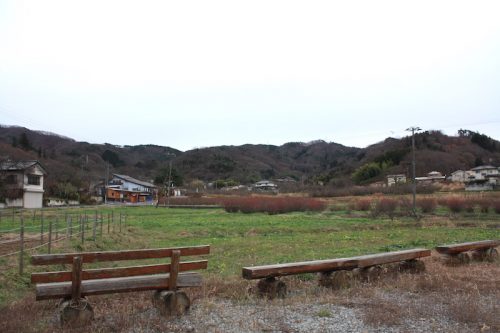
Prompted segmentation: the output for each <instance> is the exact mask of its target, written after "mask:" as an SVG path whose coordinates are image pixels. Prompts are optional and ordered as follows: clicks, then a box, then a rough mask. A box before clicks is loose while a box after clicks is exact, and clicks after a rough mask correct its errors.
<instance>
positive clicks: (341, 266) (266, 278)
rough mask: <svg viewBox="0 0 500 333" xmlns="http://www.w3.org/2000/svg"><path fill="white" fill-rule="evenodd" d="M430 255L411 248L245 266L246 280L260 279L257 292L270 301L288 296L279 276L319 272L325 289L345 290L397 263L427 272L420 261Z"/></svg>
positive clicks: (411, 269)
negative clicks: (358, 279) (357, 277)
mask: <svg viewBox="0 0 500 333" xmlns="http://www.w3.org/2000/svg"><path fill="white" fill-rule="evenodd" d="M430 255H431V251H430V250H426V249H411V250H403V251H394V252H385V253H377V254H370V255H365V256H357V257H351V258H337V259H328V260H314V261H304V262H294V263H286V264H276V265H264V266H253V267H243V269H242V276H243V278H244V279H247V280H253V279H259V282H258V284H257V290H256V291H257V293H258V294H259V295H263V296H266V297H269V298H275V297H280V298H283V297H285V295H286V293H287V287H286V284H285V283H284V282H283V281H281V280H278V279H276V278H277V277H280V276H286V275H295V274H304V273H320V279H319V283H320V284H321V285H323V286H330V287H333V288H343V287H347V286H349V285H350V284H351V283H352V281H353V279H354V277H355V276H360V277H366V278H367V279H368V280H370V279H374V278H375V277H376V276H377V277H378V275H379V273H380V271H381V269H380V265H384V264H390V263H398V265H399V266H398V267H399V270H409V271H410V272H421V271H423V270H425V265H424V263H423V262H421V261H419V260H417V259H419V258H422V257H428V256H430Z"/></svg>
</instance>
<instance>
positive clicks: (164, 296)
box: [153, 290, 191, 317]
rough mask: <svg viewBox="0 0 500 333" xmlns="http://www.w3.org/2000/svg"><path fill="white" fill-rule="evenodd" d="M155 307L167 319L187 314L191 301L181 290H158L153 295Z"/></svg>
mask: <svg viewBox="0 0 500 333" xmlns="http://www.w3.org/2000/svg"><path fill="white" fill-rule="evenodd" d="M153 305H154V306H155V307H156V308H157V309H158V311H160V313H161V314H162V315H164V316H166V317H170V316H180V315H183V314H185V313H186V312H187V311H188V310H189V307H190V306H191V301H190V300H189V297H188V296H187V295H186V293H185V292H184V291H181V290H176V291H174V290H157V291H156V292H155V293H154V295H153Z"/></svg>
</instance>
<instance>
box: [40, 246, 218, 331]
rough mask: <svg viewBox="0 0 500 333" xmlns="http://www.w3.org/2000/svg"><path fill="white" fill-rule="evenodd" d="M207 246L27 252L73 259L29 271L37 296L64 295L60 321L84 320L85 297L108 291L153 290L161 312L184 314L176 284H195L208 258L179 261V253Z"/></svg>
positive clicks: (185, 302) (89, 314)
mask: <svg viewBox="0 0 500 333" xmlns="http://www.w3.org/2000/svg"><path fill="white" fill-rule="evenodd" d="M209 252H210V246H208V245H203V246H193V247H175V248H160V249H141V250H127V251H106V252H80V253H63V254H42V255H34V256H32V257H31V263H32V264H33V265H59V264H71V265H72V269H71V270H68V271H52V272H41V273H32V274H31V282H32V283H35V284H36V287H35V290H36V300H45V299H53V298H62V299H63V300H64V301H63V302H61V311H60V314H61V316H60V320H61V324H69V325H71V326H82V325H85V324H87V323H88V322H89V321H91V320H92V319H93V310H92V306H91V305H90V303H89V302H88V301H87V300H86V299H85V298H83V297H85V296H89V295H101V294H111V293H124V292H132V291H144V290H156V293H155V294H154V296H153V304H154V305H155V306H156V307H157V308H158V309H159V310H160V311H161V312H162V313H163V314H165V315H178V314H182V313H184V312H185V311H187V309H188V308H189V306H190V300H189V298H188V297H187V295H186V294H185V293H184V292H182V291H178V288H184V287H197V286H200V285H201V283H202V279H201V275H200V274H199V273H196V272H191V271H193V270H198V269H206V268H207V265H208V261H207V260H196V261H185V262H181V261H180V257H181V256H184V257H185V256H198V255H204V254H209ZM155 258H170V262H169V263H168V262H167V263H162V264H155V265H141V266H128V267H113V268H96V269H85V270H84V269H83V267H82V266H83V264H87V263H95V262H109V261H124V260H141V259H155Z"/></svg>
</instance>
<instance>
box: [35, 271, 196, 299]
mask: <svg viewBox="0 0 500 333" xmlns="http://www.w3.org/2000/svg"><path fill="white" fill-rule="evenodd" d="M168 279H169V275H168V274H157V275H149V276H133V277H122V278H113V279H105V280H86V281H82V287H81V295H82V296H88V295H100V294H109V293H124V292H132V291H143V290H164V289H165V290H166V289H168ZM201 283H202V278H201V275H200V274H199V273H195V272H188V273H182V274H179V276H178V278H177V287H181V288H182V287H197V286H200V285H201ZM68 296H71V282H58V283H43V284H37V285H36V300H37V301H38V300H44V299H51V298H65V297H68Z"/></svg>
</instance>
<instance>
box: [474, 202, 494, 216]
mask: <svg viewBox="0 0 500 333" xmlns="http://www.w3.org/2000/svg"><path fill="white" fill-rule="evenodd" d="M477 204H478V205H479V208H480V209H481V213H488V212H489V211H490V207H492V206H494V204H493V202H492V201H491V200H490V199H479V200H477Z"/></svg>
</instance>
